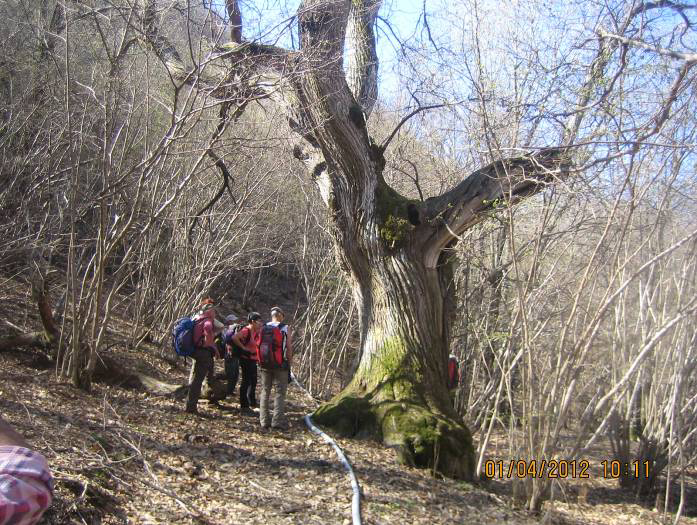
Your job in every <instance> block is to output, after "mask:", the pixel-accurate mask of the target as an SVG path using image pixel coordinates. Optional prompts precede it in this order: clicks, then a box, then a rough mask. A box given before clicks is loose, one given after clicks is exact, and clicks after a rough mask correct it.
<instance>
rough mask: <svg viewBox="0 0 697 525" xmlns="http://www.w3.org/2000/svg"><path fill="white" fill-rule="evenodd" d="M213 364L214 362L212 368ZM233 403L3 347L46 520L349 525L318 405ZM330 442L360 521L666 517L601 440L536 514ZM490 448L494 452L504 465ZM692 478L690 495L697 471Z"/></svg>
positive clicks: (11, 402) (12, 413)
mask: <svg viewBox="0 0 697 525" xmlns="http://www.w3.org/2000/svg"><path fill="white" fill-rule="evenodd" d="M15 299H16V300H21V299H20V297H16V298H15ZM27 299H28V298H27ZM0 302H4V301H0ZM15 304H17V303H15ZM20 304H21V303H20ZM2 310H3V311H4V312H7V310H6V309H5V308H3V309H2ZM16 322H18V321H16ZM22 324H25V325H26V326H27V328H29V327H31V326H33V327H34V329H35V328H37V327H38V326H39V321H38V319H37V318H34V316H33V315H32V314H29V316H28V317H27V318H25V319H24V320H23V323H22ZM124 333H125V330H124ZM114 340H115V342H114V344H113V346H112V347H111V349H110V350H108V351H107V352H106V353H108V354H109V355H110V357H112V358H113V359H114V360H116V361H117V362H118V363H120V364H121V365H122V366H123V368H124V369H129V370H139V371H140V372H143V373H146V374H148V375H150V376H152V377H156V378H157V379H159V380H161V381H164V382H167V383H171V384H184V383H185V381H186V377H187V375H188V374H187V370H186V368H185V367H184V366H181V365H180V366H178V367H173V366H172V365H171V363H168V362H167V360H165V359H163V358H162V356H161V355H160V350H159V349H158V348H157V347H156V346H154V345H152V344H142V345H141V346H139V347H138V348H130V347H129V346H128V345H127V344H126V342H125V339H123V340H121V338H120V337H119V336H117V335H116V333H115V334H114ZM180 361H181V360H180ZM216 367H217V369H218V370H220V369H221V364H220V362H218V363H217V364H216ZM238 406H239V405H238V402H237V400H236V399H228V400H226V401H224V402H222V403H221V408H217V407H215V406H213V405H210V404H209V403H208V402H207V401H203V400H202V401H200V402H199V410H200V411H201V412H202V414H203V415H204V417H202V418H198V417H192V416H191V415H189V414H186V413H185V412H184V411H183V408H184V401H183V400H181V399H175V398H173V397H164V396H155V395H151V394H147V393H144V392H142V391H139V390H137V389H132V388H124V387H123V386H118V385H109V384H106V383H95V384H93V388H92V391H91V392H90V393H87V392H83V391H80V390H77V389H75V388H73V387H72V386H70V385H69V384H66V383H65V382H60V381H58V380H57V379H56V377H55V372H54V369H53V366H51V364H50V363H49V362H48V361H47V360H46V358H45V357H42V356H41V355H40V354H39V353H37V352H32V351H20V350H12V351H5V352H2V353H0V414H1V415H2V417H3V418H5V419H6V420H7V421H8V422H9V423H10V424H12V425H13V426H14V427H15V428H16V429H17V430H18V431H19V432H21V433H22V434H23V435H24V436H25V437H26V438H27V440H28V441H29V442H30V443H31V444H32V445H33V446H34V447H35V448H36V449H38V450H39V451H40V452H42V453H43V454H44V455H45V456H46V457H47V459H48V462H49V465H50V466H51V469H52V471H53V474H54V476H55V479H56V490H55V499H54V503H53V505H52V506H51V508H50V509H49V510H48V511H47V513H46V514H45V516H44V518H43V520H42V522H41V523H43V524H60V525H63V524H72V523H76V524H79V523H85V524H90V525H91V524H156V523H160V524H173V525H179V524H194V523H208V524H221V525H223V524H238V523H239V524H242V523H244V524H272V525H274V524H291V523H302V524H313V523H316V524H349V523H351V496H352V493H351V486H350V482H349V479H348V476H347V474H346V472H345V471H344V469H343V467H342V466H341V465H340V464H339V462H338V461H337V458H336V456H335V454H334V451H333V450H332V448H331V447H329V446H328V445H326V444H325V443H324V441H322V440H321V439H320V438H318V437H316V436H315V435H314V434H312V433H311V432H309V431H308V429H307V428H306V426H305V424H304V422H303V419H302V418H303V416H304V415H305V414H307V413H309V412H311V411H312V410H313V409H314V408H315V406H316V405H315V402H314V400H312V399H311V398H310V397H309V396H308V395H307V394H305V393H304V392H303V391H302V390H300V389H299V388H298V387H297V386H294V385H293V386H291V387H290V388H289V391H288V416H289V421H290V428H289V429H288V430H286V431H278V430H271V431H262V429H261V428H260V426H259V422H258V419H257V418H255V417H251V416H244V415H242V414H241V413H240V411H239V409H238ZM475 439H477V436H475ZM337 441H338V443H339V445H340V446H341V447H342V449H343V450H344V452H345V453H346V455H347V456H348V458H349V461H350V462H351V463H352V465H353V467H354V470H355V473H356V476H357V477H358V480H359V483H360V485H361V489H362V493H363V499H362V511H363V523H364V524H366V525H381V524H394V523H398V524H429V525H430V524H433V523H435V524H490V523H491V524H493V523H497V524H498V523H510V524H533V523H539V522H540V521H541V520H542V521H543V523H547V524H552V523H558V524H574V525H576V524H578V525H581V524H586V523H588V524H602V525H616V524H622V525H629V524H643V523H672V520H673V518H674V516H673V515H671V514H670V513H669V514H667V515H666V516H665V517H664V516H663V514H662V513H659V512H657V511H656V510H655V509H653V505H640V504H638V503H636V502H634V500H633V498H632V496H631V495H629V494H627V493H625V492H623V491H621V490H620V489H618V488H617V483H616V481H611V480H605V479H603V478H602V475H601V474H600V470H599V466H600V461H602V459H604V458H607V450H604V449H603V447H602V446H601V447H599V448H598V450H597V451H595V456H594V457H592V458H590V457H589V461H591V464H592V475H591V477H590V479H588V480H583V483H581V480H567V482H565V484H564V485H560V486H559V490H557V491H556V493H557V496H556V499H557V501H555V502H554V503H553V504H548V506H547V507H546V508H545V510H544V511H543V514H542V516H535V515H533V514H531V513H528V512H525V511H523V510H520V509H517V508H514V506H513V504H512V498H511V496H510V494H511V486H512V485H511V480H506V479H494V480H491V481H489V482H487V483H486V484H469V483H464V482H457V481H453V480H449V479H437V478H435V477H433V476H432V475H431V473H430V472H428V471H424V470H417V469H412V468H409V467H406V466H402V465H398V464H397V463H396V462H395V459H394V456H393V453H392V452H391V451H390V450H389V449H387V448H385V447H383V446H380V445H378V444H376V443H373V442H370V441H361V440H348V439H338V440H337ZM496 443H497V442H496V440H494V442H493V445H494V446H493V448H492V455H491V458H492V459H496V460H498V459H501V460H504V461H508V458H507V457H506V456H505V453H504V450H505V448H504V447H502V446H501V447H498V449H497V446H496ZM603 454H605V456H603ZM691 474H692V475H693V476H692V478H691V481H692V486H691V487H690V489H691V490H694V488H695V487H694V482H695V479H697V473H695V472H694V471H692V472H691ZM695 494H697V492H695ZM691 500H692V502H693V503H692V504H691V505H692V506H690V505H688V508H687V509H686V511H687V512H688V513H689V514H690V516H692V517H686V518H683V519H682V520H681V523H685V524H688V525H697V508H694V507H695V506H696V505H697V497H695V498H691ZM691 500H690V499H688V502H689V501H691Z"/></svg>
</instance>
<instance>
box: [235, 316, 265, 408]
mask: <svg viewBox="0 0 697 525" xmlns="http://www.w3.org/2000/svg"><path fill="white" fill-rule="evenodd" d="M261 325H262V322H261V315H259V313H257V312H251V313H250V314H249V315H248V316H247V326H245V327H244V328H242V329H241V330H240V331H239V332H237V333H236V334H235V335H233V336H232V343H233V344H234V345H235V346H237V347H238V348H240V349H241V350H242V352H241V356H240V369H241V370H242V384H241V385H240V410H241V411H242V413H243V414H247V415H254V411H253V410H252V408H256V407H257V406H258V405H257V397H256V389H257V351H258V349H259V337H260V334H259V330H260V328H261Z"/></svg>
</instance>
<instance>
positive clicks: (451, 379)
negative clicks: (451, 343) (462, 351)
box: [447, 354, 460, 407]
mask: <svg viewBox="0 0 697 525" xmlns="http://www.w3.org/2000/svg"><path fill="white" fill-rule="evenodd" d="M459 384H460V363H459V362H458V360H457V357H455V355H454V354H450V356H449V357H448V383H447V386H448V394H449V396H450V404H452V405H453V407H456V405H457V386H458V385H459Z"/></svg>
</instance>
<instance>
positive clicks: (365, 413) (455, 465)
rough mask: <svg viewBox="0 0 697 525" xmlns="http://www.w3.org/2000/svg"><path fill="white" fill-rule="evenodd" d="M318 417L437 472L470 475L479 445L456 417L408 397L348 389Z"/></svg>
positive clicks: (346, 433) (407, 461)
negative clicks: (357, 393) (383, 397)
mask: <svg viewBox="0 0 697 525" xmlns="http://www.w3.org/2000/svg"><path fill="white" fill-rule="evenodd" d="M312 417H313V419H314V420H315V421H316V422H317V423H319V424H321V425H324V426H327V427H330V428H332V429H334V430H335V431H337V432H338V433H339V434H341V435H343V436H345V437H366V438H374V439H377V440H379V441H382V443H384V444H385V445H386V446H388V447H391V448H393V449H394V450H395V451H396V452H397V455H398V458H399V460H400V462H402V463H404V464H407V465H410V466H413V467H419V468H428V469H431V470H432V471H433V472H434V474H441V475H443V476H447V477H451V478H455V479H464V480H471V479H473V477H474V468H475V460H474V449H473V447H472V437H471V436H470V433H469V431H468V430H467V428H466V427H465V426H464V425H463V424H462V423H461V422H458V421H456V420H455V419H453V418H451V417H448V416H446V415H443V414H439V413H437V412H436V411H432V410H430V409H429V408H428V407H426V406H425V405H423V404H419V403H415V402H409V401H395V400H389V399H388V400H381V401H376V396H370V397H368V396H366V397H360V396H354V395H351V394H350V393H347V392H343V393H342V394H339V395H338V396H337V397H336V398H334V399H333V400H332V401H330V402H329V403H326V404H324V405H322V406H321V407H320V408H319V409H317V411H316V412H315V413H314V414H313V416H312Z"/></svg>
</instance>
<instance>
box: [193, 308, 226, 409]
mask: <svg viewBox="0 0 697 525" xmlns="http://www.w3.org/2000/svg"><path fill="white" fill-rule="evenodd" d="M192 322H193V329H192V330H191V337H192V342H193V351H191V353H190V355H189V357H191V358H192V359H193V360H194V367H193V374H192V375H193V378H192V380H191V382H190V385H189V396H188V398H187V400H186V411H187V412H188V413H190V414H198V408H197V405H198V399H199V397H201V386H202V385H203V380H204V379H208V383H209V384H211V383H212V382H213V370H214V368H213V367H214V365H213V356H214V355H218V350H217V348H216V347H215V341H214V334H215V331H216V319H215V303H214V301H213V299H204V301H203V302H202V303H201V306H200V307H199V312H198V314H196V315H195V316H194V318H193V320H192Z"/></svg>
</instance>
